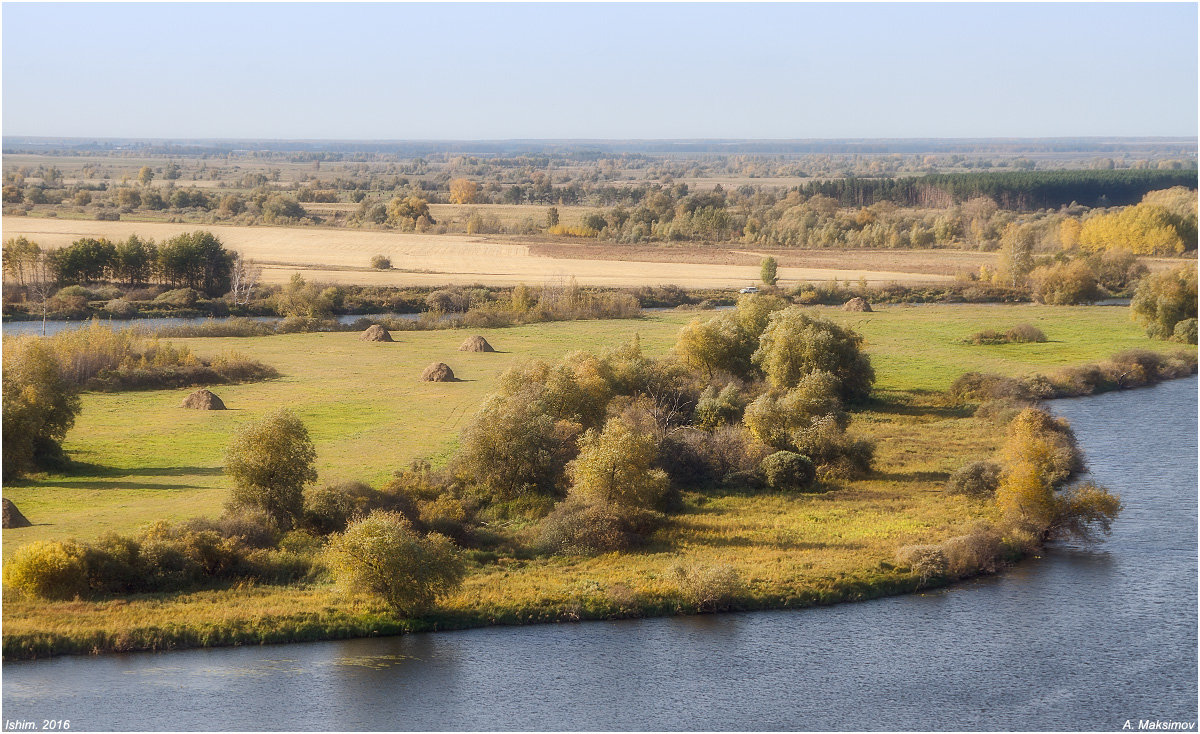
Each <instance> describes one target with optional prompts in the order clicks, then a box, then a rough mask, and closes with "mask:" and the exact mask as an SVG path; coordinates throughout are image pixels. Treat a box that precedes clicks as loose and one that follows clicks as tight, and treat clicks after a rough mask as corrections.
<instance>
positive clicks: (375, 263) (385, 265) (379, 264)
mask: <svg viewBox="0 0 1200 734" xmlns="http://www.w3.org/2000/svg"><path fill="white" fill-rule="evenodd" d="M371 267H373V268H375V269H376V270H391V269H392V261H391V260H389V259H388V258H386V257H384V256H383V255H376V256H375V257H372V258H371Z"/></svg>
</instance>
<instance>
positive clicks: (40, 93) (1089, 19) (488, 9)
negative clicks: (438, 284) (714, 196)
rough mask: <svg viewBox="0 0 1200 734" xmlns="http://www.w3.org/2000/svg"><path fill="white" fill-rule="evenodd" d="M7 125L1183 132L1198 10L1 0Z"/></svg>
mask: <svg viewBox="0 0 1200 734" xmlns="http://www.w3.org/2000/svg"><path fill="white" fill-rule="evenodd" d="M2 14H3V16H2V20H3V134H4V135H12V136H17V135H19V136H70V137H139V138H143V137H153V138H249V139H254V138H271V139H342V140H354V139H369V140H430V139H437V140H452V139H456V140H480V139H544V138H552V139H568V138H570V139H631V138H636V139H667V138H769V139H782V138H787V139H795V138H879V137H887V138H905V137H1058V136H1064V137H1074V136H1195V135H1196V134H1197V5H1196V4H1195V3H1163V4H1151V3H1134V4H1117V3H1102V4H1093V3H1067V4H1041V3H1034V4H1016V3H1002V4H950V3H944V4H900V3H886V4H867V3H852V4H850V3H847V4H816V3H813V4H782V3H780V4H735V5H731V4H717V3H711V4H710V3H666V4H632V3H631V4H574V3H572V4H554V3H530V4H466V3H462V4H460V3H449V4H431V5H426V4H384V3H365V4H336V5H333V4H318V3H264V4H249V3H223V4H218V3H201V4H184V3H179V4H171V3H134V4H100V3H84V4H67V3H12V2H6V3H4V5H3V8H2Z"/></svg>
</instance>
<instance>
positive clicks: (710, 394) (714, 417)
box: [693, 383, 745, 430]
mask: <svg viewBox="0 0 1200 734" xmlns="http://www.w3.org/2000/svg"><path fill="white" fill-rule="evenodd" d="M744 409H745V401H744V400H743V399H742V395H741V391H740V390H738V387H737V385H734V384H732V383H731V384H729V385H726V386H725V387H724V388H722V389H721V391H720V392H717V390H716V388H715V387H709V388H708V389H706V390H705V391H704V393H703V394H701V396H700V400H699V401H698V402H697V403H696V412H695V416H694V419H693V420H694V423H695V425H696V426H698V427H700V428H704V429H708V430H711V429H714V428H718V427H720V426H723V425H727V424H732V423H737V422H738V420H739V419H740V418H741V416H742V411H743V410H744Z"/></svg>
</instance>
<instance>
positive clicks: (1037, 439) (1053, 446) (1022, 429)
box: [1000, 408, 1084, 486]
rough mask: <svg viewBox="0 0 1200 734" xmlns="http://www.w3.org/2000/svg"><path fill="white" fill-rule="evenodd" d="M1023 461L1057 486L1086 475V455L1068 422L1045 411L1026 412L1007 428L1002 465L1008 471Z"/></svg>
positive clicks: (1032, 409) (1030, 409)
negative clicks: (1081, 472) (1073, 477)
mask: <svg viewBox="0 0 1200 734" xmlns="http://www.w3.org/2000/svg"><path fill="white" fill-rule="evenodd" d="M1023 461H1028V462H1031V463H1032V464H1033V465H1034V467H1035V469H1036V471H1037V473H1038V475H1039V476H1040V477H1041V478H1042V479H1043V480H1044V481H1046V482H1047V483H1048V484H1049V485H1050V486H1057V485H1059V484H1061V483H1062V482H1064V481H1066V480H1067V479H1068V478H1069V477H1070V476H1071V475H1072V474H1075V473H1077V472H1080V471H1083V469H1084V463H1083V453H1082V452H1081V451H1080V450H1079V446H1078V445H1077V444H1076V441H1075V434H1074V433H1072V431H1071V425H1070V424H1069V423H1068V422H1067V420H1066V419H1065V418H1055V417H1054V416H1052V415H1050V414H1049V413H1047V412H1046V411H1044V410H1040V409H1037V408H1027V409H1026V410H1023V411H1021V412H1020V413H1019V414H1018V415H1017V417H1016V418H1014V419H1013V420H1012V422H1011V423H1009V424H1008V429H1007V431H1006V438H1005V442H1004V445H1003V446H1002V447H1001V449H1000V463H1001V464H1002V465H1004V467H1005V469H1006V470H1007V469H1008V468H1009V467H1011V466H1013V465H1015V464H1017V463H1019V462H1023Z"/></svg>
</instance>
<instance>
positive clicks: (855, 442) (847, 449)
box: [793, 415, 875, 479]
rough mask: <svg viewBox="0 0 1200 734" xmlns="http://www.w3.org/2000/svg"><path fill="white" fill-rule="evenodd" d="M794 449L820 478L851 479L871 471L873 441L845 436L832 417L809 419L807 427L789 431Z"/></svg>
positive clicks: (873, 449)
mask: <svg viewBox="0 0 1200 734" xmlns="http://www.w3.org/2000/svg"><path fill="white" fill-rule="evenodd" d="M793 438H794V443H795V449H796V452H797V453H799V454H802V455H804V456H807V457H808V458H809V460H811V461H812V463H813V464H814V465H815V466H816V467H817V474H818V476H820V477H822V478H842V479H851V478H854V477H861V476H865V475H867V474H870V473H871V466H872V464H873V462H874V460H875V444H874V442H873V441H871V440H870V439H866V438H855V437H852V436H850V435H848V434H847V433H846V432H845V431H844V430H843V429H842V427H841V425H839V424H838V422H837V420H836V419H835V418H834V416H829V415H827V416H825V417H823V418H819V419H817V420H815V421H813V424H812V426H811V427H810V428H807V429H804V430H801V431H797V432H795V433H794V434H793Z"/></svg>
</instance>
